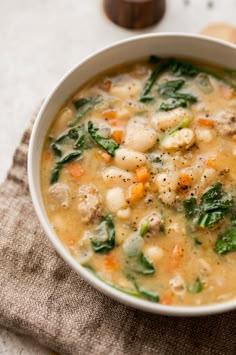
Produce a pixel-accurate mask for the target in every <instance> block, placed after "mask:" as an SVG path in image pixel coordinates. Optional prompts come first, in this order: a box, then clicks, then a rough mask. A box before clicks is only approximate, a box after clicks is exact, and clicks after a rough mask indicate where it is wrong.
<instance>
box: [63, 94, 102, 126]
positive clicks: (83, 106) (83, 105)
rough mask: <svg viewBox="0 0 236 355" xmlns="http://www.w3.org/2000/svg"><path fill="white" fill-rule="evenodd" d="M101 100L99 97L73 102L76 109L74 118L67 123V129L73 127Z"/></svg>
mask: <svg viewBox="0 0 236 355" xmlns="http://www.w3.org/2000/svg"><path fill="white" fill-rule="evenodd" d="M101 100H102V97H101V96H93V97H88V98H81V99H79V100H77V101H75V102H74V105H75V107H76V109H77V113H76V115H75V117H74V118H73V119H72V120H71V121H70V122H69V123H68V126H69V127H73V126H75V125H76V124H77V123H78V122H79V121H80V120H81V119H82V118H83V117H84V116H85V115H87V113H89V112H90V111H91V110H92V109H94V108H95V106H96V105H97V104H98V103H100V102H101Z"/></svg>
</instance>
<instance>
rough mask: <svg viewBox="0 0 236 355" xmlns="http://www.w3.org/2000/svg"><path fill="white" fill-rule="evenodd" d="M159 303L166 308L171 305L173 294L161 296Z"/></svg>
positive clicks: (168, 293)
mask: <svg viewBox="0 0 236 355" xmlns="http://www.w3.org/2000/svg"><path fill="white" fill-rule="evenodd" d="M159 303H161V304H164V305H166V306H168V305H170V304H172V303H173V293H172V292H167V293H166V294H164V295H163V296H161V298H160V301H159Z"/></svg>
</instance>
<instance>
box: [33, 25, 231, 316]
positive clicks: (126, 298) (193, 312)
mask: <svg viewBox="0 0 236 355" xmlns="http://www.w3.org/2000/svg"><path fill="white" fill-rule="evenodd" d="M150 37H157V38H158V37H164V38H165V37H166V38H168V37H173V39H174V38H180V37H181V38H193V39H196V40H201V41H208V42H211V43H216V44H217V45H221V46H223V47H230V48H231V49H233V50H236V45H233V44H231V43H228V42H226V41H223V40H219V39H213V38H211V37H208V36H203V35H198V34H191V33H183V32H164V33H148V34H142V35H138V36H132V37H129V38H127V39H123V40H121V41H116V42H114V43H112V44H109V45H106V46H105V47H103V48H102V49H100V50H96V51H94V52H93V53H92V54H90V55H88V56H86V57H85V59H83V60H81V61H80V62H79V63H78V64H76V65H75V66H74V67H73V68H72V69H69V70H68V71H67V72H66V73H65V74H64V75H63V76H62V78H61V79H60V80H59V81H58V82H57V84H56V85H55V86H54V88H53V89H52V90H51V91H50V93H49V95H48V96H47V98H46V99H45V101H44V103H43V105H42V106H41V108H40V111H39V113H38V115H37V118H36V120H35V122H34V125H33V129H32V133H31V137H30V142H29V150H28V167H27V171H28V182H29V190H30V194H31V198H32V201H33V206H34V209H35V211H36V214H37V217H38V219H39V221H40V223H41V226H42V227H43V230H44V232H45V234H46V236H47V238H48V239H49V241H50V242H51V244H52V245H53V247H54V248H55V249H56V251H57V252H58V254H59V255H60V256H61V257H62V258H63V259H64V261H65V262H66V263H67V264H68V265H69V266H70V267H71V268H72V269H73V270H74V271H75V272H77V273H78V274H79V275H80V276H81V277H82V278H83V279H84V280H86V281H87V282H88V283H89V284H90V285H92V286H93V287H94V288H95V289H97V290H99V291H100V292H102V293H104V294H105V295H107V296H109V297H110V298H112V299H115V300H116V301H119V302H121V303H123V304H125V305H126V306H130V307H132V308H136V309H140V310H142V311H146V312H149V313H153V314H160V315H167V316H185V317H189V316H203V315H212V314H219V313H223V312H226V311H230V310H234V309H236V299H232V300H229V301H227V302H221V303H213V304H207V305H200V306H175V305H168V306H167V305H162V304H160V303H153V302H150V301H148V300H144V299H139V298H136V297H134V296H130V295H127V294H125V293H123V292H121V291H119V290H117V289H115V288H113V287H112V286H109V285H108V284H106V283H105V282H103V281H102V280H100V279H99V278H98V277H96V276H95V275H93V274H92V273H91V272H90V271H89V270H87V269H86V268H85V267H84V266H82V265H80V264H79V263H78V262H77V261H76V260H75V259H74V257H73V256H72V255H71V254H70V252H69V250H67V249H66V247H65V246H64V245H63V244H62V242H61V241H60V240H59V238H58V237H57V235H56V233H54V232H53V231H52V229H51V228H50V224H49V223H48V222H47V220H46V218H45V217H44V213H43V209H44V206H43V204H41V203H40V201H39V199H38V197H37V187H36V185H35V182H34V178H33V166H34V163H35V162H34V151H35V141H36V136H37V131H38V127H39V123H40V121H41V119H42V117H43V114H44V111H45V109H46V107H47V106H48V105H50V100H51V99H52V97H53V95H54V94H55V92H56V91H57V90H58V89H59V88H60V87H61V85H63V83H64V81H65V80H66V79H67V78H68V77H69V76H71V75H73V73H74V72H75V71H76V70H78V68H79V67H80V66H82V65H83V64H84V63H85V62H87V61H88V60H90V59H92V58H94V57H96V56H98V55H102V54H103V53H104V52H106V51H110V50H113V48H114V47H118V46H122V45H124V44H127V43H129V42H134V41H137V40H142V39H145V38H150ZM68 97H69V95H68ZM38 194H40V191H38ZM45 213H46V212H45Z"/></svg>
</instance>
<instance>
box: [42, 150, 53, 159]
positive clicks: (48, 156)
mask: <svg viewBox="0 0 236 355" xmlns="http://www.w3.org/2000/svg"><path fill="white" fill-rule="evenodd" d="M51 156H52V153H51V152H50V150H45V152H43V160H49V159H51Z"/></svg>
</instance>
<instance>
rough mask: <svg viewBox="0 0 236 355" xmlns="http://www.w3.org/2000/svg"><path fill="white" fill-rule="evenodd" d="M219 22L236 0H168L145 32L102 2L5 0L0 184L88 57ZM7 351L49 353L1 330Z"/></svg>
mask: <svg viewBox="0 0 236 355" xmlns="http://www.w3.org/2000/svg"><path fill="white" fill-rule="evenodd" d="M219 21H220V22H227V23H229V24H233V25H236V0H167V12H166V14H165V17H164V18H163V20H162V21H161V23H159V24H158V25H156V26H154V27H152V28H150V29H148V30H144V31H129V30H125V29H122V28H120V27H118V26H116V25H113V24H112V23H111V22H110V21H109V20H108V19H107V18H106V17H105V15H104V13H103V10H102V0H0V182H1V181H3V179H4V177H5V175H6V172H7V170H8V168H9V167H10V164H11V160H12V155H13V152H14V149H15V147H16V145H17V144H18V142H19V140H20V137H21V135H22V133H23V131H24V129H25V127H26V126H27V123H28V121H29V119H30V117H31V115H32V113H33V111H34V110H35V108H36V106H37V105H38V104H39V103H40V101H41V99H42V98H45V97H46V96H47V94H48V92H49V91H50V90H51V89H52V88H53V87H54V86H55V84H56V83H57V81H58V80H59V79H60V77H61V76H62V75H64V73H65V72H66V71H67V70H69V69H70V68H71V67H73V66H74V65H76V64H77V63H78V62H79V61H80V60H81V59H83V58H84V57H85V56H87V55H88V54H91V53H92V52H93V51H95V50H97V49H100V48H101V47H103V46H105V45H107V44H109V43H112V42H114V41H117V40H120V39H124V38H127V37H130V36H133V35H135V34H139V33H147V32H150V31H151V32H161V31H165V32H166V31H182V32H195V33H196V32H198V31H199V30H200V29H201V28H202V27H204V26H205V25H206V24H208V23H210V22H219ZM0 302H1V300H0ZM3 354H4V355H5V354H7V355H8V354H9V355H46V354H47V355H48V354H50V351H49V350H46V349H44V348H43V347H41V346H39V345H38V344H37V343H36V342H35V341H34V340H32V339H30V338H28V337H25V336H19V335H15V334H13V333H11V332H9V331H7V330H5V329H1V328H0V355H3ZM75 355H76V354H75Z"/></svg>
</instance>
